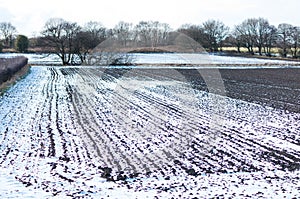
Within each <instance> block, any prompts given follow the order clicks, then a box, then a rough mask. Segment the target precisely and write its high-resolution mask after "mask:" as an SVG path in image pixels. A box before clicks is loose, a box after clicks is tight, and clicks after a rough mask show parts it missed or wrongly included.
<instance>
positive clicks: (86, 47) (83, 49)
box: [0, 18, 300, 65]
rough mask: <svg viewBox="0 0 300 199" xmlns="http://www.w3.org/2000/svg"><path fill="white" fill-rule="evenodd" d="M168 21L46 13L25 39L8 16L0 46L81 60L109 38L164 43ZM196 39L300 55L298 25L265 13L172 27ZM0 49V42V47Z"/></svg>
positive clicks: (210, 45) (209, 45)
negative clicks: (81, 19) (108, 20)
mask: <svg viewBox="0 0 300 199" xmlns="http://www.w3.org/2000/svg"><path fill="white" fill-rule="evenodd" d="M172 31H173V30H172V29H171V27H170V26H169V24H167V23H161V22H158V21H140V22H139V23H138V24H135V25H134V24H132V23H127V22H123V21H121V22H119V23H118V24H117V25H116V26H115V27H114V28H112V29H108V28H106V27H104V26H103V25H102V23H101V22H95V21H91V22H88V23H86V24H84V25H83V26H80V25H79V24H78V23H76V22H69V21H66V20H64V19H61V18H51V19H49V20H48V21H47V22H46V23H45V25H44V27H43V29H42V31H41V34H40V36H38V37H35V38H30V39H28V38H27V37H26V36H24V35H17V30H16V28H15V27H14V26H13V25H12V24H11V23H7V22H2V23H0V38H1V42H0V47H4V48H12V47H14V48H15V49H17V50H18V51H20V52H26V51H27V49H28V47H33V48H34V47H35V48H37V47H40V48H42V49H43V51H47V52H53V53H56V54H57V55H58V56H59V57H60V58H61V60H62V63H63V64H64V65H68V64H72V63H73V62H74V59H75V58H76V59H79V62H80V63H84V62H86V59H87V56H88V54H89V53H90V52H91V50H92V49H94V48H95V47H96V46H97V45H98V44H99V43H101V42H103V41H105V40H107V39H108V38H114V39H115V40H118V41H119V42H120V45H122V46H124V47H126V46H130V45H132V44H133V43H134V44H135V45H137V46H149V47H152V48H155V47H157V46H160V45H164V44H165V43H166V42H167V41H168V38H169V37H170V35H171V33H172ZM176 31H177V32H180V33H183V34H185V35H187V36H189V37H190V38H192V39H193V40H195V41H196V42H198V43H200V44H201V45H202V46H203V47H204V48H205V49H206V50H207V51H209V52H218V51H222V50H223V49H224V47H234V48H236V49H237V52H239V53H240V52H242V50H241V49H242V48H243V49H247V52H248V53H250V54H255V53H258V54H259V55H266V56H273V51H272V49H274V48H276V49H278V53H279V54H280V56H282V57H287V56H291V57H293V58H299V56H300V52H299V51H300V50H299V48H300V45H299V43H300V27H298V26H294V25H291V24H287V23H282V24H279V25H278V26H277V27H275V26H274V25H271V24H270V23H269V22H268V20H267V19H264V18H249V19H246V20H244V21H242V23H240V24H238V25H235V26H234V27H233V28H231V29H230V28H229V27H228V26H226V25H225V24H224V23H223V22H222V21H219V20H213V19H212V20H208V21H206V22H204V23H202V24H200V25H194V24H184V25H182V26H181V27H180V28H178V29H177V30H176ZM0 50H1V48H0Z"/></svg>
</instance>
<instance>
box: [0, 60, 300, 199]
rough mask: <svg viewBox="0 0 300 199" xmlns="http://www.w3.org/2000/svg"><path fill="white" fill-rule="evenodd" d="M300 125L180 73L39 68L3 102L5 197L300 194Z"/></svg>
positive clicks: (0, 192)
mask: <svg viewBox="0 0 300 199" xmlns="http://www.w3.org/2000/svg"><path fill="white" fill-rule="evenodd" d="M156 56H157V55H156ZM210 58H215V59H216V60H217V59H219V60H222V62H225V61H226V60H225V59H229V60H232V58H224V57H216V56H213V57H210ZM161 59H167V58H161ZM240 59H242V58H240ZM268 61H269V60H268ZM175 62H177V61H175ZM220 62H221V61H220ZM234 62H235V61H234ZM254 62H256V60H255V61H254ZM206 74H207V73H206ZM191 75H192V74H191ZM207 75H208V76H209V77H211V75H210V74H207ZM235 83H237V82H235ZM241 83H243V82H241ZM264 86H265V85H264ZM268 86H272V85H268ZM294 97H298V96H294ZM299 118H300V114H299V113H294V112H289V111H286V110H281V109H275V108H271V107H268V106H262V105H259V104H255V103H250V102H246V101H242V100H239V99H232V98H229V97H226V96H219V95H216V94H213V93H208V92H206V91H202V90H199V89H194V88H193V86H192V85H191V84H190V82H188V81H187V80H186V79H185V78H184V77H183V76H182V74H181V73H179V72H178V71H177V70H174V69H171V68H169V69H165V70H162V69H145V68H144V69H136V68H135V69H129V68H123V69H121V68H118V69H110V68H103V67H84V66H83V67H50V66H49V67H42V66H34V67H32V69H31V72H30V74H29V75H28V76H27V77H26V78H24V79H23V80H21V81H20V82H18V83H17V84H16V85H14V86H13V87H12V88H11V89H9V90H8V91H7V92H6V93H5V94H4V95H3V96H1V97H0V121H1V125H0V169H1V174H0V181H1V186H0V198H75V197H84V198H108V197H109V198H147V197H148V198H172V197H174V198H195V197H198V198H214V197H215V198H217V197H219V198H246V197H253V198H284V197H286V198H299V197H300V176H299V175H300V172H299V168H300V123H299Z"/></svg>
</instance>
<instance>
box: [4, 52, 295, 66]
mask: <svg viewBox="0 0 300 199" xmlns="http://www.w3.org/2000/svg"><path fill="white" fill-rule="evenodd" d="M18 55H24V56H26V57H28V59H29V64H34V65H43V64H46V65H50V64H54V65H59V64H60V59H59V58H58V57H57V56H56V55H54V54H51V55H48V54H19V53H13V54H8V53H2V54H0V57H11V56H18ZM131 55H132V58H133V62H134V63H136V64H140V66H139V67H140V68H141V67H142V64H146V65H148V66H149V65H151V64H152V65H153V67H155V66H156V67H157V66H158V65H159V64H193V65H196V66H197V65H200V66H201V67H200V68H203V67H205V66H209V67H212V66H214V65H215V66H214V67H218V68H255V67H256V68H257V67H260V68H266V67H268V68H284V67H291V66H294V67H297V66H299V65H300V62H295V61H283V60H270V59H256V58H243V57H230V56H218V55H209V54H189V53H181V54H180V53H156V54H143V53H134V54H131ZM173 67H174V66H173ZM181 67H182V66H181ZM198 68H199V67H198Z"/></svg>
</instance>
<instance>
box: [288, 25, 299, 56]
mask: <svg viewBox="0 0 300 199" xmlns="http://www.w3.org/2000/svg"><path fill="white" fill-rule="evenodd" d="M299 42H300V27H297V26H295V27H292V28H291V48H290V49H291V53H292V56H293V58H297V57H298V52H299V47H300V46H299Z"/></svg>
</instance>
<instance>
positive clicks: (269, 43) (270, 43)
mask: <svg viewBox="0 0 300 199" xmlns="http://www.w3.org/2000/svg"><path fill="white" fill-rule="evenodd" d="M276 40H277V28H276V27H275V26H273V25H270V26H269V27H268V29H267V31H266V34H265V44H264V52H265V54H266V55H267V56H271V49H272V48H273V47H275V46H276Z"/></svg>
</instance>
